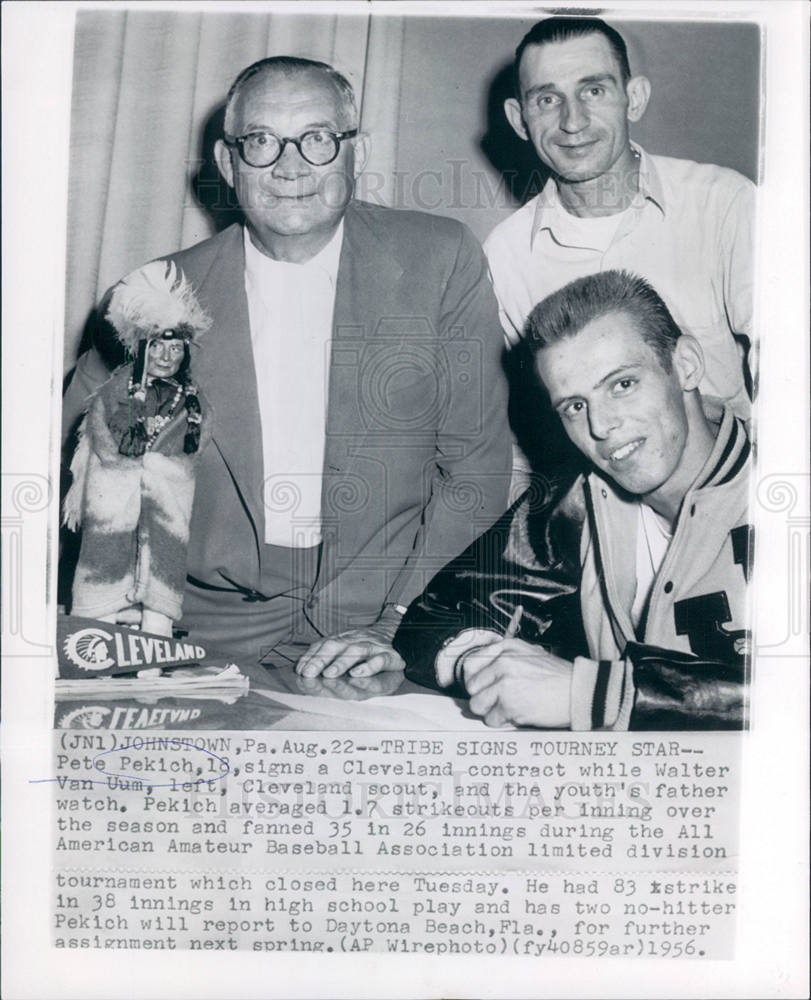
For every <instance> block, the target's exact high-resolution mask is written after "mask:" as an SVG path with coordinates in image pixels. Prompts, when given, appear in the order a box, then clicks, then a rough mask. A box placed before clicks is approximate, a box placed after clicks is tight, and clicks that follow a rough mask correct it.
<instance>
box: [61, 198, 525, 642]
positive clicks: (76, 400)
mask: <svg viewBox="0 0 811 1000" xmlns="http://www.w3.org/2000/svg"><path fill="white" fill-rule="evenodd" d="M171 259H172V260H174V261H175V262H176V263H177V264H178V265H179V266H180V267H181V268H182V269H183V271H184V272H185V274H186V276H187V277H188V278H189V279H190V280H191V282H192V284H193V285H194V287H195V289H196V291H197V294H198V298H199V299H200V302H201V304H202V305H203V307H204V308H205V309H206V310H207V312H208V313H209V314H210V315H211V316H212V318H213V320H214V323H213V326H212V328H211V330H210V331H209V332H208V333H207V334H206V335H205V337H204V338H201V346H200V349H199V351H195V354H194V358H193V372H194V376H195V379H196V380H197V381H198V383H199V384H200V386H201V387H202V389H203V391H204V392H205V394H206V396H207V398H208V399H209V400H210V402H211V405H212V407H213V411H214V426H213V433H212V437H213V443H212V445H211V446H210V447H209V448H208V449H207V450H206V452H205V453H204V454H203V455H202V457H201V460H200V467H199V472H198V477H197V490H196V494H195V504H194V512H193V515H192V523H191V539H190V546H189V555H188V571H189V574H190V575H191V576H193V577H195V578H196V579H198V580H201V581H204V582H205V583H207V584H209V585H212V586H225V587H228V586H230V585H231V582H233V583H235V584H237V585H238V586H239V587H244V588H246V589H258V588H259V581H260V575H261V560H262V558H263V548H264V543H263V539H264V510H263V503H262V478H263V463H262V440H261V426H260V420H259V407H258V395H257V385H256V374H255V370H254V364H253V354H252V348H251V341H250V327H249V320H248V302H247V297H246V294H245V284H244V250H243V244H242V229H241V227H239V226H231V227H230V228H228V229H226V230H225V231H223V232H222V233H219V234H218V235H216V236H214V237H212V238H211V239H208V240H205V241H203V242H202V243H199V244H197V245H196V246H193V247H191V248H189V249H188V250H183V251H181V252H179V253H176V254H173V255H171ZM501 354H502V335H501V329H500V325H499V321H498V316H497V309H496V302H495V299H494V296H493V293H492V290H491V288H490V284H489V281H488V278H487V268H486V263H485V260H484V257H483V254H482V252H481V249H480V248H479V245H478V244H477V242H476V241H475V239H474V238H473V236H472V235H471V233H470V232H469V231H468V230H467V229H466V228H465V227H464V226H463V225H461V224H460V223H458V222H455V221H453V220H450V219H446V218H442V217H439V216H432V215H426V214H423V213H417V212H406V211H395V210H392V209H386V208H381V207H379V206H373V205H369V204H366V203H363V202H352V203H351V204H350V206H349V207H348V209H347V212H346V216H345V229H344V240H343V246H342V249H341V257H340V264H339V270H338V281H337V291H336V302H335V314H334V327H333V343H332V360H331V368H330V376H329V402H328V415H327V424H328V426H327V438H326V453H325V459H324V487H323V494H322V516H323V525H324V545H323V550H322V557H321V561H320V568H319V575H318V580H317V583H316V586H315V588H314V593H313V599H312V602H311V607H310V612H309V613H310V615H311V617H312V619H313V621H314V622H315V624H316V625H317V626H318V628H319V629H320V630H321V631H322V632H323V633H325V634H329V633H330V632H334V631H336V630H338V629H340V628H345V627H347V626H348V625H352V624H368V623H370V622H372V621H374V620H376V618H377V617H378V615H379V614H380V613H381V611H382V609H383V607H384V605H385V604H386V603H398V604H405V605H407V604H408V603H409V602H410V601H411V600H412V599H413V598H414V597H416V595H417V594H419V593H420V592H421V591H422V589H423V588H424V587H425V586H426V584H427V583H428V581H429V580H430V579H431V577H432V576H433V574H434V573H435V572H436V570H437V569H439V568H440V567H441V566H442V565H444V563H445V562H447V560H448V559H450V558H452V557H453V556H455V555H457V554H458V553H459V552H460V551H461V550H462V549H464V548H465V547H466V545H468V544H469V543H470V541H472V539H473V538H474V537H475V536H476V534H478V533H479V532H480V531H482V530H483V529H484V528H486V527H487V526H488V525H489V524H491V523H492V522H493V521H494V520H495V519H496V518H497V517H498V516H499V515H500V514H501V513H502V511H503V510H504V509H505V507H506V503H507V493H508V483H509V470H510V465H511V448H510V442H511V439H510V434H509V430H508V425H507V399H506V395H507V390H506V384H505V379H504V376H503V374H502V368H501ZM108 375H109V367H108V364H106V363H105V361H104V360H103V351H101V352H100V351H99V349H98V348H95V349H93V350H91V351H89V352H88V353H87V354H85V355H83V356H82V358H81V359H80V360H79V363H78V365H77V369H76V372H75V374H74V378H73V381H72V383H71V385H70V387H69V389H68V393H67V395H66V398H65V413H64V417H65V422H66V424H67V425H69V424H70V423H71V422H72V420H73V419H74V418H75V415H76V413H77V412H78V410H79V409H80V408H81V406H83V405H84V402H85V401H86V398H87V395H88V393H89V392H90V391H92V390H93V389H94V388H95V387H96V386H97V385H98V384H99V383H100V382H101V381H102V380H103V379H104V378H106V377H107V376H108ZM279 471H280V472H281V473H283V472H284V471H285V470H279ZM271 474H272V473H271Z"/></svg>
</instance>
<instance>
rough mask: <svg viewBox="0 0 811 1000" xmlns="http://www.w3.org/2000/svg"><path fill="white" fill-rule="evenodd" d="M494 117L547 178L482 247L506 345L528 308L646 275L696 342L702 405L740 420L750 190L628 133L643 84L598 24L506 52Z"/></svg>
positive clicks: (748, 313)
mask: <svg viewBox="0 0 811 1000" xmlns="http://www.w3.org/2000/svg"><path fill="white" fill-rule="evenodd" d="M514 78H515V92H516V96H515V97H514V98H510V99H509V100H507V101H506V102H505V105H504V109H505V113H506V115H507V118H508V119H509V121H510V124H511V125H512V127H513V129H514V130H515V131H516V133H517V134H518V135H519V136H520V137H521V138H522V139H525V140H528V141H530V142H531V143H532V145H533V147H534V149H535V152H536V153H537V155H538V157H539V158H540V160H541V161H542V162H543V163H544V165H545V166H546V167H547V168H548V169H549V170H550V171H551V174H552V176H551V177H550V179H549V180H548V182H547V183H546V185H545V187H544V189H543V191H542V192H541V193H540V194H539V195H538V196H537V197H535V198H533V199H532V200H531V201H529V202H528V203H527V204H526V205H524V206H523V207H522V208H521V209H519V210H518V211H517V212H515V213H514V214H513V215H512V216H510V217H509V218H508V219H506V220H505V221H504V222H502V223H501V224H500V225H498V226H497V227H496V228H495V229H494V230H493V232H492V233H491V235H490V236H489V238H488V239H487V241H486V243H485V252H486V254H487V257H488V260H489V263H490V269H491V273H492V277H493V283H494V286H495V290H496V295H497V297H498V300H499V304H500V310H501V320H502V325H503V327H504V331H505V334H506V337H507V340H508V343H510V344H514V343H516V341H517V340H518V339H519V338H520V335H521V332H522V330H523V326H524V322H525V320H526V318H527V315H528V314H529V312H530V310H531V309H532V308H533V306H534V305H535V304H536V303H537V302H539V301H540V300H541V299H543V298H544V297H545V296H547V295H549V294H550V293H551V292H553V291H555V290H556V289H558V288H560V287H562V286H563V285H565V284H566V283H567V282H569V281H572V280H574V279H575V278H579V277H582V276H584V275H587V274H593V273H595V272H597V271H603V270H608V269H611V268H628V269H630V270H632V271H634V272H635V273H638V274H641V275H643V276H644V277H646V278H647V279H648V280H649V281H650V282H651V283H652V284H653V285H654V287H655V288H656V290H657V291H658V292H659V294H660V295H661V296H662V297H663V299H664V300H665V302H666V303H667V305H668V307H669V309H670V310H671V312H672V313H673V315H674V317H675V319H676V321H677V323H678V324H679V326H680V327H681V328H682V329H683V330H685V331H687V332H689V333H690V334H692V335H693V336H694V337H695V338H696V339H697V340H698V341H699V343H700V344H701V347H702V350H703V353H704V357H705V359H706V371H705V375H704V378H703V381H702V385H701V389H702V392H703V394H704V395H705V397H716V398H717V399H720V400H721V401H722V402H724V403H727V404H728V405H729V406H731V408H732V409H733V411H734V412H735V413H736V414H737V415H738V416H740V417H742V418H744V419H748V418H749V416H750V403H751V396H752V391H753V384H754V378H753V376H754V370H753V365H754V348H755V337H754V333H753V330H752V257H753V234H752V227H753V223H754V197H755V188H754V185H753V184H752V183H751V182H750V181H749V180H748V179H747V178H745V177H742V176H741V175H740V174H738V173H736V172H735V171H733V170H729V169H727V168H724V167H719V166H715V165H713V164H700V163H694V162H692V161H689V160H678V159H672V158H670V157H664V156H653V155H651V154H648V153H646V152H645V150H643V149H641V148H640V147H639V146H637V145H635V144H633V143H632V142H631V141H630V138H629V125H630V124H631V123H633V122H637V121H639V120H640V118H641V117H642V115H643V114H644V112H645V108H646V106H647V103H648V98H649V96H650V82H649V81H648V80H647V79H646V78H645V77H643V76H631V72H630V67H629V65H628V56H627V52H626V47H625V43H624V41H623V39H622V37H621V36H620V35H619V34H618V33H617V32H616V31H615V30H614V29H613V28H611V27H609V26H608V25H606V24H605V23H604V22H603V21H601V20H599V19H597V18H589V17H550V18H547V19H545V20H543V21H540V22H538V23H537V24H536V25H535V26H534V27H533V28H532V29H531V30H530V31H529V32H528V33H527V35H526V36H525V37H524V39H523V40H522V42H521V43H520V45H519V46H518V48H517V50H516V58H515V67H514Z"/></svg>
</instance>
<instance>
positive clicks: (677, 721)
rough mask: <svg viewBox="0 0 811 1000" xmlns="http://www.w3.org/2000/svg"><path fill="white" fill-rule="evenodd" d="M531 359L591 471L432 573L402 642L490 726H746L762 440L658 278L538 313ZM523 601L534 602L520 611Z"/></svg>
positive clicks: (519, 505) (590, 285)
mask: <svg viewBox="0 0 811 1000" xmlns="http://www.w3.org/2000/svg"><path fill="white" fill-rule="evenodd" d="M524 340H525V343H524V347H525V349H526V355H527V363H528V364H531V365H532V366H533V367H534V371H535V372H536V374H537V375H538V377H539V378H540V380H541V382H542V383H543V386H544V388H545V389H546V391H547V393H548V394H549V398H550V401H551V404H552V406H553V408H554V409H555V410H556V412H557V413H558V415H559V416H560V418H561V420H562V422H563V425H564V427H565V429H566V432H567V434H568V436H569V437H570V438H571V440H572V442H573V443H574V444H575V445H576V446H577V449H578V451H579V452H580V454H581V456H582V457H584V458H585V459H586V463H585V464H583V465H581V466H580V467H579V468H570V469H569V470H567V471H565V472H564V471H561V472H559V473H558V474H556V477H555V479H554V481H546V482H540V483H536V484H535V485H534V486H533V487H531V488H530V489H529V490H528V491H527V492H526V493H525V494H524V496H523V497H521V498H520V499H519V500H518V501H517V502H516V503H515V504H514V505H513V507H512V508H511V509H510V511H508V512H507V514H506V515H505V516H504V517H503V518H502V519H501V520H500V521H499V522H498V523H497V524H496V525H494V526H493V528H491V529H490V530H489V531H488V532H486V533H485V534H484V535H482V536H481V537H480V538H479V539H478V540H477V541H476V542H475V543H474V544H473V545H472V546H470V548H469V549H468V550H466V552H464V553H463V554H462V555H461V556H459V557H458V558H457V559H455V560H453V562H451V563H450V564H449V565H448V566H446V567H445V569H443V570H442V571H441V572H440V573H439V574H437V576H436V577H435V578H434V580H432V582H431V584H430V585H429V586H428V588H427V589H426V590H425V592H424V593H423V594H422V595H421V597H419V598H418V599H417V600H416V601H415V602H414V603H413V604H412V605H411V607H410V609H409V611H408V613H407V614H406V616H405V618H404V620H403V623H402V625H401V627H400V629H399V631H398V634H397V636H396V638H395V648H396V649H398V651H399V652H400V654H401V655H402V656H403V657H404V658H405V660H406V663H407V666H408V669H407V672H408V673H410V675H411V676H412V677H413V678H414V679H416V680H419V681H420V682H421V683H426V684H430V685H432V686H435V687H440V688H444V689H447V690H448V692H449V693H452V694H454V695H460V694H467V695H469V696H470V708H471V710H472V711H473V712H474V713H475V714H477V715H479V716H482V717H483V718H484V721H485V722H486V723H487V724H488V725H492V726H501V725H505V724H514V725H519V726H536V727H550V728H560V727H569V728H571V729H573V730H587V729H617V730H620V729H629V728H630V729H694V728H700V729H735V728H741V727H742V726H743V725H744V720H745V712H746V680H747V671H748V665H749V647H750V635H749V633H748V632H747V631H746V629H745V623H746V621H747V611H748V605H747V584H748V580H749V576H750V571H751V552H752V545H753V536H752V529H751V527H750V525H749V524H748V522H747V512H748V507H747V499H748V490H749V467H750V450H751V449H750V443H749V440H748V438H747V435H746V430H745V427H744V424H743V422H742V421H741V420H740V419H738V418H736V417H735V416H734V415H733V413H732V412H731V410H730V409H728V408H720V409H718V408H716V409H715V410H713V409H712V408H710V407H709V406H708V405H707V404H706V403H705V402H704V401H703V400H702V398H701V394H700V392H699V390H698V388H697V387H698V385H699V382H700V380H701V376H702V374H703V370H704V363H703V356H702V352H701V348H700V346H699V344H698V343H697V341H696V340H695V339H694V338H693V337H692V336H689V335H687V334H683V333H682V332H681V330H680V329H679V327H678V326H677V325H676V323H675V321H674V320H673V318H672V316H671V314H670V312H669V311H668V309H667V307H666V306H665V304H664V302H663V301H662V299H661V298H660V297H659V295H658V294H657V293H656V292H655V291H654V290H653V288H651V286H650V285H648V284H647V282H645V281H644V280H643V279H642V278H639V277H638V276H636V275H633V274H629V273H628V272H625V271H606V272H602V273H600V274H595V275H591V276H588V277H585V278H580V279H578V280H576V281H573V282H571V283H570V284H568V285H566V286H565V287H564V288H562V289H560V290H559V291H557V292H555V293H554V294H552V295H550V296H549V297H548V298H546V299H544V300H543V302H541V303H539V304H538V305H537V306H536V307H535V308H534V309H533V310H532V312H531V313H530V316H529V319H528V320H527V325H526V328H525V330H524ZM519 606H520V610H519Z"/></svg>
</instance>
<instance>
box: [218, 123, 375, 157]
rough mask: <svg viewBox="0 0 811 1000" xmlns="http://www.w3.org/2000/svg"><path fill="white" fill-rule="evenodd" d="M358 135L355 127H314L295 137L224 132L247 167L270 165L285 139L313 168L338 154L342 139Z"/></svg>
mask: <svg viewBox="0 0 811 1000" xmlns="http://www.w3.org/2000/svg"><path fill="white" fill-rule="evenodd" d="M357 134H358V130H357V129H356V128H353V129H350V130H349V131H348V132H331V131H330V130H329V129H325V128H316V129H311V130H310V131H309V132H302V134H301V135H300V136H298V137H295V136H291V135H288V136H283V137H282V136H278V135H276V134H275V133H274V132H248V133H247V134H246V135H237V136H230V135H226V136H225V144H226V145H227V146H236V148H237V149H238V150H239V155H240V157H241V158H242V160H243V161H244V162H245V163H247V164H248V166H249V167H269V166H271V165H272V164H274V163H275V162H276V161H277V160H278V159H279V157H280V156H281V155H282V153H283V152H284V147H285V146H286V145H287V144H288V142H292V143H293V145H294V146H295V147H296V149H297V150H298V151H299V153H300V154H301V157H302V158H303V159H305V160H306V161H307V162H308V163H311V164H312V165H313V166H314V167H324V166H326V165H327V164H328V163H332V161H333V160H334V159H335V157H336V156H337V155H338V151H339V150H340V148H341V142H343V140H344V139H351V138H352V137H353V136H356V135H357Z"/></svg>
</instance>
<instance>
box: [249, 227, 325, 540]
mask: <svg viewBox="0 0 811 1000" xmlns="http://www.w3.org/2000/svg"><path fill="white" fill-rule="evenodd" d="M244 240H245V291H246V293H247V296H248V314H249V317H250V324H251V342H252V344H253V358H254V365H255V367H256V383H257V389H258V392H259V415H260V418H261V421H262V448H263V458H264V493H263V495H264V504H265V542H266V543H267V544H269V545H282V546H285V547H288V548H306V547H309V546H312V545H317V544H318V543H319V542H320V541H321V487H322V480H323V467H324V447H325V442H326V420H327V396H328V386H329V364H330V344H331V341H332V319H333V312H334V310H335V288H336V282H337V276H338V261H339V258H340V254H341V244H342V242H343V222H342V223H341V224H340V226H339V227H338V229H337V230H336V232H335V235H334V236H333V237H332V239H331V240H330V241H329V243H328V244H327V245H326V246H325V247H324V249H323V250H321V251H320V252H319V253H317V254H316V256H315V257H313V258H312V260H309V261H307V262H306V263H304V264H291V263H288V262H287V261H280V260H274V259H273V258H271V257H268V256H266V255H265V254H263V253H262V252H261V251H260V250H257V248H256V247H255V246H254V245H253V243H252V242H251V239H250V236H249V234H248V230H247V229H245V230H244Z"/></svg>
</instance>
